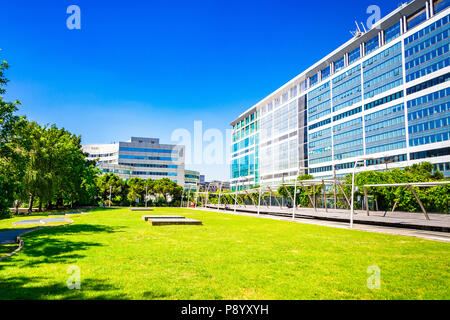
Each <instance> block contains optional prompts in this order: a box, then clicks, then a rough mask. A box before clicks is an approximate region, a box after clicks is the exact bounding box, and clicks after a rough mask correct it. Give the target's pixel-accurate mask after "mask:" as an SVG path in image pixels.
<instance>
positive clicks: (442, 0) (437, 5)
mask: <svg viewBox="0 0 450 320" xmlns="http://www.w3.org/2000/svg"><path fill="white" fill-rule="evenodd" d="M449 5H450V0H435V1H434V13H439V12H441V11H443V10H444V9H446V8H447V7H448V6H449Z"/></svg>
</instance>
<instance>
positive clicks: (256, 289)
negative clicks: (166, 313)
mask: <svg viewBox="0 0 450 320" xmlns="http://www.w3.org/2000/svg"><path fill="white" fill-rule="evenodd" d="M155 213H157V214H186V216H187V217H189V218H197V219H200V220H202V221H203V223H204V226H160V227H152V226H150V225H149V224H148V223H145V222H144V221H142V219H141V215H143V214H147V213H143V212H131V211H129V210H128V209H110V210H98V211H91V212H90V213H89V215H84V216H76V217H75V216H74V217H71V219H73V220H74V221H75V223H74V224H72V225H69V226H60V227H54V228H44V229H40V230H38V231H36V232H34V233H30V234H27V235H25V236H23V239H24V241H25V247H24V249H23V250H22V251H21V252H20V253H18V254H16V255H14V256H13V257H11V258H8V259H6V260H3V261H0V299H295V300H297V299H450V244H448V243H440V242H433V241H427V240H421V239H417V238H409V237H401V236H392V235H383V234H376V233H368V232H361V231H351V230H344V229H335V228H327V227H322V226H315V225H307V224H299V223H292V222H287V221H276V220H268V219H259V218H253V217H244V216H234V215H230V214H220V213H215V212H201V211H190V210H186V209H156V210H155ZM33 218H36V217H25V218H24V217H21V218H14V219H8V220H0V229H2V230H4V229H6V228H11V226H12V222H13V221H16V220H23V219H33ZM71 265H76V266H78V267H79V268H80V270H81V290H69V289H67V285H66V282H67V278H68V277H69V274H67V268H68V267H69V266H71ZM373 265H377V266H378V267H379V268H380V270H381V289H380V290H369V289H368V288H367V285H366V282H367V278H368V277H369V276H370V275H369V274H368V273H367V268H368V267H369V266H373Z"/></svg>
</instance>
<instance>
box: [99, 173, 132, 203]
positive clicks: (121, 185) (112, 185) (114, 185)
mask: <svg viewBox="0 0 450 320" xmlns="http://www.w3.org/2000/svg"><path fill="white" fill-rule="evenodd" d="M125 185H126V183H125V181H124V180H122V179H120V177H119V176H117V175H116V174H114V173H107V174H104V175H102V176H100V177H98V178H97V188H98V192H99V196H100V199H101V201H102V202H103V203H108V204H109V195H110V191H111V204H120V203H122V202H123V200H124V197H123V192H124V190H125Z"/></svg>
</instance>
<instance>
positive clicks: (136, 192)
mask: <svg viewBox="0 0 450 320" xmlns="http://www.w3.org/2000/svg"><path fill="white" fill-rule="evenodd" d="M127 185H128V194H127V199H128V201H130V202H131V203H132V204H135V203H136V202H139V203H142V202H143V200H144V201H145V182H144V180H143V179H141V178H138V177H134V178H131V179H130V180H128V181H127Z"/></svg>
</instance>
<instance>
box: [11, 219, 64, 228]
mask: <svg viewBox="0 0 450 320" xmlns="http://www.w3.org/2000/svg"><path fill="white" fill-rule="evenodd" d="M47 222H70V220H69V219H66V218H60V217H58V218H48V219H30V220H22V221H16V222H14V223H13V225H15V226H16V225H19V224H20V225H23V224H37V223H40V224H46V223H47Z"/></svg>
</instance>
